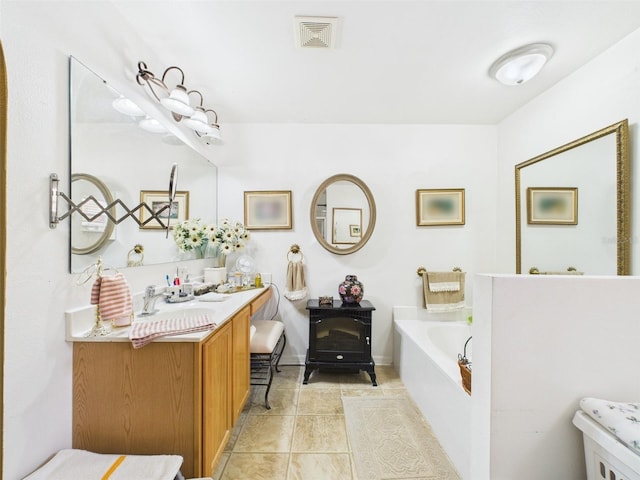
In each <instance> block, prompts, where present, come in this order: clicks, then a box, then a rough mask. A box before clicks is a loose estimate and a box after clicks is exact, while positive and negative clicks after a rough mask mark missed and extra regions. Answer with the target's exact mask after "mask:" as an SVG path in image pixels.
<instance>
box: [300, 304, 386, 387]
mask: <svg viewBox="0 0 640 480" xmlns="http://www.w3.org/2000/svg"><path fill="white" fill-rule="evenodd" d="M307 310H309V349H308V350H307V358H306V360H305V370H304V380H303V382H302V383H303V384H305V385H306V384H307V383H308V382H309V376H310V375H311V372H313V371H314V370H316V369H318V368H327V369H338V370H346V371H353V372H358V371H360V370H364V371H366V372H367V373H368V374H369V377H370V378H371V384H372V385H373V386H374V387H376V386H377V385H378V383H377V382H376V373H375V370H374V369H375V362H374V361H373V358H372V357H371V314H372V312H373V311H374V310H375V307H374V306H373V305H372V304H371V302H369V301H368V300H363V301H361V302H360V303H359V304H354V305H351V304H350V305H346V304H343V303H342V301H341V300H334V301H333V305H327V306H320V304H319V300H318V299H312V300H309V301H307Z"/></svg>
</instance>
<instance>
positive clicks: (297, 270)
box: [284, 261, 307, 300]
mask: <svg viewBox="0 0 640 480" xmlns="http://www.w3.org/2000/svg"><path fill="white" fill-rule="evenodd" d="M284 296H285V297H287V298H288V299H289V300H302V299H303V298H305V297H306V296H307V286H306V284H305V281H304V265H303V264H302V261H298V262H296V261H290V262H289V264H288V265H287V289H286V291H285V292H284Z"/></svg>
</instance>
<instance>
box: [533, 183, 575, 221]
mask: <svg viewBox="0 0 640 480" xmlns="http://www.w3.org/2000/svg"><path fill="white" fill-rule="evenodd" d="M527 223H528V224H529V225H577V224H578V189H577V188H576V187H529V188H527Z"/></svg>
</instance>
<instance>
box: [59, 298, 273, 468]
mask: <svg viewBox="0 0 640 480" xmlns="http://www.w3.org/2000/svg"><path fill="white" fill-rule="evenodd" d="M270 296H271V288H262V289H256V290H251V291H247V292H239V293H236V294H234V295H230V296H229V297H228V298H225V299H224V300H223V301H220V302H206V301H204V302H199V301H197V300H196V301H195V303H194V304H193V305H189V304H191V301H190V302H185V303H182V304H180V305H179V306H176V305H167V306H165V305H163V306H162V308H161V309H160V312H158V313H156V314H155V315H160V316H162V315H170V314H167V313H165V312H172V311H175V312H179V311H181V310H180V308H182V309H184V308H186V309H188V310H189V309H191V310H193V311H196V312H199V313H202V312H206V311H207V310H206V309H207V308H209V309H211V311H212V318H213V321H214V322H215V323H216V327H215V328H214V329H213V330H207V331H204V332H196V333H191V334H186V335H174V336H163V337H161V338H157V339H154V341H152V342H149V343H147V344H145V345H144V346H143V347H142V348H137V349H136V348H134V347H135V346H134V345H132V343H131V341H130V340H129V338H128V333H123V334H119V335H118V336H116V337H114V336H113V335H114V334H111V335H110V336H106V337H98V338H94V337H89V338H87V337H83V336H82V335H84V334H85V333H86V332H87V331H89V330H90V328H91V322H89V323H85V324H84V327H83V328H77V329H76V330H72V332H74V333H75V335H70V339H71V340H70V341H71V342H73V428H72V448H74V449H81V450H87V451H90V452H95V453H99V454H119V453H120V454H121V453H122V452H125V453H126V454H127V455H180V456H181V457H182V458H183V459H184V462H183V464H182V467H181V471H182V474H183V475H184V476H185V477H186V478H191V477H207V476H213V472H214V471H215V468H216V465H217V464H218V461H219V460H220V458H221V456H222V453H223V452H224V448H225V446H226V444H227V442H228V440H229V438H230V436H231V431H232V430H233V427H234V425H235V424H236V422H237V420H238V418H239V416H240V413H241V412H242V409H243V408H244V405H245V403H246V401H247V399H248V398H249V394H250V388H251V385H250V381H251V379H250V355H251V353H250V335H251V317H252V316H254V315H255V314H256V312H257V311H258V310H259V309H260V308H261V307H263V306H264V304H265V303H266V302H267V301H268V299H269V298H270ZM196 298H197V297H196ZM165 307H166V308H165ZM176 307H177V308H176ZM173 309H175V310H173ZM89 317H90V316H89ZM153 317H154V315H151V316H150V317H149V318H153ZM160 318H162V317H160ZM167 318H170V317H167ZM76 320H77V317H76ZM92 321H93V322H95V320H92ZM71 326H72V327H73V326H74V324H72V325H71ZM75 326H76V327H77V325H75ZM127 330H128V329H127Z"/></svg>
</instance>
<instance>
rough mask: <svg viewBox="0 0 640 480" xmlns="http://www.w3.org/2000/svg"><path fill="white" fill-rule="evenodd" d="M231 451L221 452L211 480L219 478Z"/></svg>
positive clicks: (219, 479)
mask: <svg viewBox="0 0 640 480" xmlns="http://www.w3.org/2000/svg"><path fill="white" fill-rule="evenodd" d="M230 456H231V453H223V454H222V455H221V456H220V460H219V461H218V465H217V466H216V471H215V472H213V480H221V479H222V474H223V472H224V469H225V468H226V466H227V462H228V461H229V457H230Z"/></svg>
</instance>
